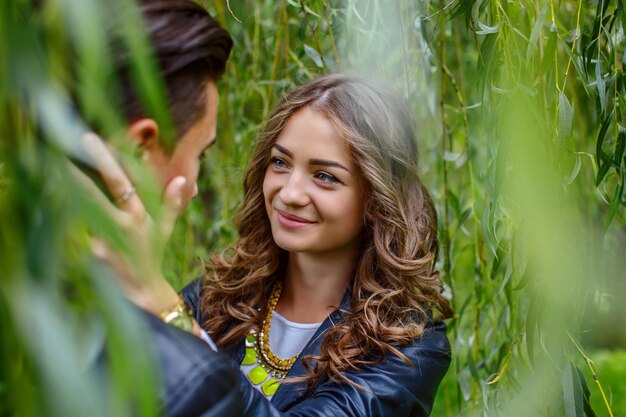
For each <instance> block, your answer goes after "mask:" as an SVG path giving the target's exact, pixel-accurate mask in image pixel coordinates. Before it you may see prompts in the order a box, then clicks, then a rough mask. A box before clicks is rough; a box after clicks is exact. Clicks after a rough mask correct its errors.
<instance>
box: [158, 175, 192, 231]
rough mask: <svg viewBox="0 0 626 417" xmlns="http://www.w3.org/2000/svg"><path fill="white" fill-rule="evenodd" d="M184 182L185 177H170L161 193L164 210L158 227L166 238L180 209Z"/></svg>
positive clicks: (185, 180) (185, 181)
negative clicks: (163, 191)
mask: <svg viewBox="0 0 626 417" xmlns="http://www.w3.org/2000/svg"><path fill="white" fill-rule="evenodd" d="M186 184H187V178H185V177H182V176H179V177H175V178H174V179H172V180H171V181H170V182H169V183H168V184H167V187H165V193H164V194H163V203H164V204H163V209H164V211H163V214H162V218H161V221H160V222H159V228H160V230H161V234H162V236H163V237H165V239H166V240H167V239H168V238H169V236H170V235H171V234H172V230H173V229H174V224H175V223H176V219H177V218H178V215H179V214H180V212H181V211H182V204H183V192H184V189H185V185H186Z"/></svg>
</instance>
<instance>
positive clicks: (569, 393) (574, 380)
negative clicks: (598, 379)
mask: <svg viewBox="0 0 626 417" xmlns="http://www.w3.org/2000/svg"><path fill="white" fill-rule="evenodd" d="M561 378H562V383H563V400H564V401H565V404H564V405H565V415H566V416H567V417H583V416H584V407H583V388H582V385H581V382H580V377H579V375H578V370H577V369H576V367H575V366H574V365H573V364H572V363H571V362H569V361H568V362H567V365H566V366H565V369H564V370H563V373H562V376H561Z"/></svg>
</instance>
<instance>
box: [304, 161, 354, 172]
mask: <svg viewBox="0 0 626 417" xmlns="http://www.w3.org/2000/svg"><path fill="white" fill-rule="evenodd" d="M309 165H320V166H323V167H336V168H341V169H344V170H346V171H348V172H350V170H349V169H348V168H346V167H344V166H343V165H341V164H340V163H339V162H335V161H328V160H326V159H309Z"/></svg>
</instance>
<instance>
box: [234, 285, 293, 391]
mask: <svg viewBox="0 0 626 417" xmlns="http://www.w3.org/2000/svg"><path fill="white" fill-rule="evenodd" d="M282 289H283V285H282V283H281V282H280V281H276V283H275V284H274V286H273V287H272V292H271V294H270V298H269V301H268V303H267V313H266V315H265V318H264V319H263V323H262V325H261V330H260V331H259V334H258V335H257V332H256V330H254V329H252V330H251V331H250V334H249V335H248V336H247V337H246V354H245V356H244V358H243V361H242V362H241V364H242V365H254V364H255V363H256V364H257V366H256V367H254V368H253V369H252V370H251V371H250V372H248V379H249V380H250V381H251V382H252V383H253V384H254V385H259V384H261V383H263V385H261V390H262V391H263V393H264V394H265V395H267V396H271V395H274V393H275V392H276V390H277V389H278V387H279V386H280V381H281V380H282V379H283V378H284V377H285V375H287V372H289V370H290V369H291V367H292V366H293V364H294V363H295V362H296V360H297V359H298V356H300V353H298V354H296V355H295V356H292V357H291V358H287V359H281V358H279V357H278V356H276V355H274V353H273V352H272V350H271V349H270V328H271V324H272V315H273V314H274V310H275V309H276V303H278V299H279V298H280V293H281V291H282ZM268 378H269V379H268Z"/></svg>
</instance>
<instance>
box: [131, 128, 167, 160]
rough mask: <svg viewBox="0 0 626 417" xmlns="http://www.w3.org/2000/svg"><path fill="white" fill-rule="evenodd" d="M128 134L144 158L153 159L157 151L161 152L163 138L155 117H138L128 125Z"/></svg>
mask: <svg viewBox="0 0 626 417" xmlns="http://www.w3.org/2000/svg"><path fill="white" fill-rule="evenodd" d="M127 133H128V136H129V137H130V139H131V140H132V141H133V145H134V146H135V147H136V148H137V150H138V151H139V152H140V153H141V156H142V158H144V159H153V158H152V155H153V154H154V153H155V152H158V153H159V154H161V153H162V152H163V148H162V146H161V138H160V136H159V125H158V124H157V123H156V121H155V120H154V119H149V118H143V119H138V120H136V121H134V122H132V123H131V124H130V126H129V127H128V131H127Z"/></svg>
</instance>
